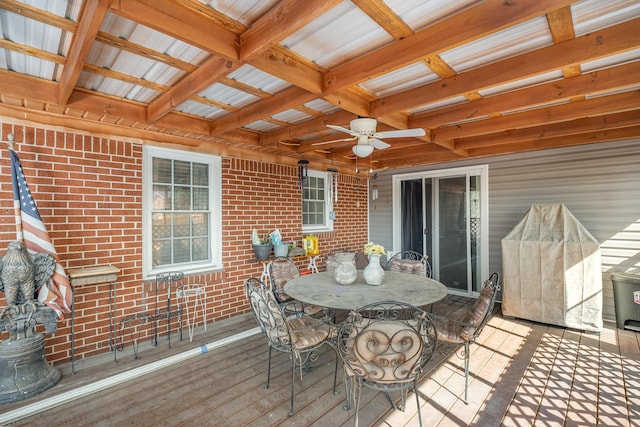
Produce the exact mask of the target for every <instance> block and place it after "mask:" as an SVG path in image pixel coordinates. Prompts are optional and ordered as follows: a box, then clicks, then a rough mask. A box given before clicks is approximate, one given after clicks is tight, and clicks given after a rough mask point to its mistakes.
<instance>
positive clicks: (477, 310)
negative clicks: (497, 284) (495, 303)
mask: <svg viewBox="0 0 640 427" xmlns="http://www.w3.org/2000/svg"><path fill="white" fill-rule="evenodd" d="M494 289H495V288H494V286H493V285H492V284H490V283H489V284H485V286H483V288H482V291H481V292H480V296H479V297H478V299H477V300H476V301H475V302H474V303H473V305H472V306H471V308H470V309H469V311H467V313H466V314H465V316H464V317H463V318H462V321H463V322H464V323H467V324H468V325H470V326H466V327H464V328H462V330H461V331H460V336H461V337H462V339H465V340H468V339H469V338H471V337H473V335H474V334H475V332H476V329H477V327H478V326H479V325H480V323H482V321H483V320H484V318H485V316H486V315H487V311H488V310H489V305H491V298H493V293H494Z"/></svg>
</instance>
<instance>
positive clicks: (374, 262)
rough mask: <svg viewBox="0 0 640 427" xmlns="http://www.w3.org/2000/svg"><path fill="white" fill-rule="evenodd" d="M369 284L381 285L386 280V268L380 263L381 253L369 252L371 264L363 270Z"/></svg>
mask: <svg viewBox="0 0 640 427" xmlns="http://www.w3.org/2000/svg"><path fill="white" fill-rule="evenodd" d="M362 276H363V277H364V281H365V282H367V284H368V285H379V284H381V283H382V281H383V280H384V269H383V268H382V266H381V265H380V254H369V265H367V266H366V267H365V268H364V270H363V271H362Z"/></svg>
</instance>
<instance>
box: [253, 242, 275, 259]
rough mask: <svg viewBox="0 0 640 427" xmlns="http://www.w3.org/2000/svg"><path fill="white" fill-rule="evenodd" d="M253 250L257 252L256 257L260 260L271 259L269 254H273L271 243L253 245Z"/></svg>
mask: <svg viewBox="0 0 640 427" xmlns="http://www.w3.org/2000/svg"><path fill="white" fill-rule="evenodd" d="M253 252H254V253H255V254H256V259H257V260H258V261H264V260H266V259H269V255H271V243H267V244H264V245H253Z"/></svg>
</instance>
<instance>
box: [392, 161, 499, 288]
mask: <svg viewBox="0 0 640 427" xmlns="http://www.w3.org/2000/svg"><path fill="white" fill-rule="evenodd" d="M460 176H466V177H467V191H466V197H467V202H466V212H467V213H466V215H467V219H469V218H470V212H469V210H470V204H469V197H470V192H469V178H470V177H471V176H479V177H480V254H479V257H480V261H479V263H478V266H479V269H480V271H479V272H478V276H479V279H477V280H479V281H480V285H481V282H482V281H483V280H484V278H485V277H488V275H489V167H488V165H478V166H467V167H460V168H450V169H438V170H431V171H421V172H411V173H406V174H398V175H393V176H392V197H391V200H392V203H393V206H392V224H393V249H392V253H396V252H398V251H400V250H401V247H402V246H401V245H402V211H401V209H402V203H401V202H402V201H401V199H400V198H401V195H402V191H401V184H402V181H406V180H417V179H421V180H422V181H423V186H422V187H423V190H424V188H425V185H424V181H425V180H427V179H432V178H453V177H460ZM432 193H433V195H434V196H433V197H436V196H435V195H436V194H437V186H433V188H432ZM436 198H437V197H436ZM425 199H426V197H423V215H424V217H426V212H427V207H429V209H430V208H431V207H432V206H433V207H434V208H436V209H434V210H433V212H432V218H433V223H432V224H425V218H423V224H424V227H423V229H426V228H429V229H430V230H432V235H433V236H434V237H433V238H432V239H431V240H432V248H431V250H430V252H431V253H432V254H433V257H434V259H433V260H431V264H432V268H434V273H433V278H434V279H436V280H438V278H439V271H437V265H438V258H437V257H439V254H438V252H437V251H438V243H437V240H438V239H436V238H435V236H438V233H439V230H438V229H436V227H435V225H436V224H437V223H438V221H437V216H438V209H437V201H436V202H432V201H431V200H425ZM427 203H428V205H427ZM468 222H469V221H468V220H467V223H468ZM470 245H471V238H470V229H469V227H468V225H467V267H468V268H467V271H468V278H471V265H470V264H471V256H470V253H471V247H470ZM423 251H426V248H423ZM423 253H426V252H423ZM467 282H468V283H467V291H466V292H463V291H459V290H455V289H452V288H448V289H449V293H451V294H455V295H463V296H477V295H478V292H477V291H475V290H474V289H473V283H472V282H471V280H468V281H467Z"/></svg>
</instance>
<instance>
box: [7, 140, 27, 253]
mask: <svg viewBox="0 0 640 427" xmlns="http://www.w3.org/2000/svg"><path fill="white" fill-rule="evenodd" d="M7 139H8V140H9V150H11V151H13V143H14V142H15V138H14V135H13V134H12V133H10V134H8V135H7ZM13 212H14V215H15V218H16V240H18V241H20V242H22V241H23V240H24V239H23V237H22V215H21V213H20V199H19V198H18V199H16V197H15V195H14V197H13Z"/></svg>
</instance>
